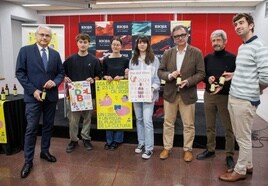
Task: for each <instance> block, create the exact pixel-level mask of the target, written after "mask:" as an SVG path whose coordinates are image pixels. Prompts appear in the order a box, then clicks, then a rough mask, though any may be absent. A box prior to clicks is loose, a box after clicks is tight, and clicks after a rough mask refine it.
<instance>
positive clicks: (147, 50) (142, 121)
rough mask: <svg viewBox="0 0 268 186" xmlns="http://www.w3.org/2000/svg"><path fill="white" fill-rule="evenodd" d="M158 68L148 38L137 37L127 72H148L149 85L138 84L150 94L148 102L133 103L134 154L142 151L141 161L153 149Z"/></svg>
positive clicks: (158, 84)
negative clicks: (134, 122)
mask: <svg viewBox="0 0 268 186" xmlns="http://www.w3.org/2000/svg"><path fill="white" fill-rule="evenodd" d="M158 67H159V60H158V58H157V57H155V55H154V53H153V50H152V48H151V44H150V41H149V38H148V37H146V36H139V37H138V38H137V40H136V46H135V49H134V54H133V57H132V59H131V60H130V63H129V70H135V71H146V70H147V71H149V72H150V74H151V83H150V85H146V84H145V83H143V82H140V85H142V86H150V88H151V94H152V96H151V101H150V102H134V103H133V106H134V111H135V115H136V127H137V134H138V141H139V144H138V146H137V148H136V149H135V152H136V153H142V152H143V151H144V152H143V154H142V158H143V159H149V158H150V157H151V155H152V154H153V149H154V127H153V118H152V117H153V112H154V102H155V101H157V100H158V97H159V89H160V79H159V77H158V75H157V70H158ZM145 88H146V87H144V89H145ZM147 88H148V87H147ZM149 90H150V89H149Z"/></svg>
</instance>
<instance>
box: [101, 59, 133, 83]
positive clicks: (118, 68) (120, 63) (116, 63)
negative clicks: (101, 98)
mask: <svg viewBox="0 0 268 186" xmlns="http://www.w3.org/2000/svg"><path fill="white" fill-rule="evenodd" d="M128 64H129V59H128V58H126V57H124V56H121V57H116V58H109V57H106V58H104V60H103V76H111V77H112V78H114V77H115V76H124V75H125V69H126V68H128Z"/></svg>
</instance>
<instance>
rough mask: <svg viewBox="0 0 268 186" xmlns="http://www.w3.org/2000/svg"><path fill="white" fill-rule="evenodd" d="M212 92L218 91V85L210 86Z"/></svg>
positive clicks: (212, 84)
mask: <svg viewBox="0 0 268 186" xmlns="http://www.w3.org/2000/svg"><path fill="white" fill-rule="evenodd" d="M209 90H210V92H215V90H216V85H215V83H211V85H210V89H209Z"/></svg>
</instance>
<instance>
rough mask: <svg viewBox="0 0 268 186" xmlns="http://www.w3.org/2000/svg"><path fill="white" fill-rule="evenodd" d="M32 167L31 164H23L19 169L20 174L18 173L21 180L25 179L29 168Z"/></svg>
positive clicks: (29, 170)
mask: <svg viewBox="0 0 268 186" xmlns="http://www.w3.org/2000/svg"><path fill="white" fill-rule="evenodd" d="M32 167H33V165H32V164H30V163H25V164H24V165H23V167H22V169H21V172H20V177H21V178H26V177H27V176H28V175H29V174H30V172H31V168H32Z"/></svg>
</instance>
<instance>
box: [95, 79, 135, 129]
mask: <svg viewBox="0 0 268 186" xmlns="http://www.w3.org/2000/svg"><path fill="white" fill-rule="evenodd" d="M96 106H97V129H132V103H130V102H129V101H128V80H120V81H112V82H110V83H109V82H107V81H106V80H98V81H96Z"/></svg>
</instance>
